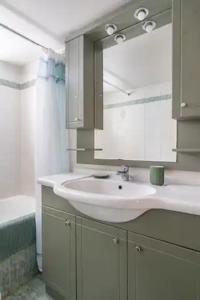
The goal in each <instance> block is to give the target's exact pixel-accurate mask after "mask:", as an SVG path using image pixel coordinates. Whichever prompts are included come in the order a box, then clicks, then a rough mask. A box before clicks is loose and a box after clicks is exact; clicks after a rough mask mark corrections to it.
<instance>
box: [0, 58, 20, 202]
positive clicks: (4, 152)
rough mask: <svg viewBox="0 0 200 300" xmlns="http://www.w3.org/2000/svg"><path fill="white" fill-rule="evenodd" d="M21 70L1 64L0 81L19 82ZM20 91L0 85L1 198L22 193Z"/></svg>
mask: <svg viewBox="0 0 200 300" xmlns="http://www.w3.org/2000/svg"><path fill="white" fill-rule="evenodd" d="M19 77H20V69H19V67H16V66H12V65H10V64H8V63H2V62H0V79H4V80H10V81H12V82H13V81H14V82H19ZM19 103H20V91H19V90H17V89H13V88H10V87H6V86H3V85H1V84H0V198H3V197H7V196H10V195H15V194H18V193H20V177H19V167H20V130H19V129H20V106H19Z"/></svg>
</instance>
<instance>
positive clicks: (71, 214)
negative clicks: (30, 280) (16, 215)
mask: <svg viewBox="0 0 200 300" xmlns="http://www.w3.org/2000/svg"><path fill="white" fill-rule="evenodd" d="M42 203H43V205H42V210H43V259H44V264H43V269H44V280H45V283H46V287H47V292H48V293H49V294H50V295H51V296H53V297H54V298H55V299H57V300H102V299H103V300H147V299H148V300H161V299H162V300H169V299H170V300H188V299H190V300H199V299H200V243H199V239H198V228H200V218H199V216H192V215H187V214H182V213H175V212H170V211H161V210H160V211H158V210H155V211H154V212H151V211H149V212H147V213H146V214H144V215H142V216H140V217H139V218H137V219H135V220H133V221H130V222H127V223H122V224H107V223H104V222H98V221H95V220H92V219H90V218H87V217H85V216H83V215H81V213H79V212H78V211H76V210H75V209H74V208H73V207H72V206H71V205H70V204H69V203H68V201H67V200H65V199H63V198H61V197H58V196H56V195H55V194H54V192H53V190H52V189H51V188H46V187H45V188H43V192H42ZM172 228H174V231H173V232H172ZM192 249H193V250H192Z"/></svg>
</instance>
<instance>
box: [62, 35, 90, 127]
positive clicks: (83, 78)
mask: <svg viewBox="0 0 200 300" xmlns="http://www.w3.org/2000/svg"><path fill="white" fill-rule="evenodd" d="M93 82H94V78H93V42H92V41H90V39H89V38H88V37H86V36H85V35H81V36H79V37H77V38H75V39H73V40H71V41H69V42H67V43H66V90H67V128H87V129H88V128H94V84H93Z"/></svg>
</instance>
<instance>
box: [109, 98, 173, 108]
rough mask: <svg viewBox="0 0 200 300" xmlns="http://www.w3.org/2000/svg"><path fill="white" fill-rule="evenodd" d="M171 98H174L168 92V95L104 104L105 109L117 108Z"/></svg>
mask: <svg viewBox="0 0 200 300" xmlns="http://www.w3.org/2000/svg"><path fill="white" fill-rule="evenodd" d="M170 99H172V95H171V94H167V95H162V96H155V97H149V98H142V99H136V100H130V101H126V102H120V103H115V104H106V105H104V109H110V108H117V107H123V106H131V105H136V104H146V103H151V102H158V101H166V100H170Z"/></svg>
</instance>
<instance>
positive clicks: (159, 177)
mask: <svg viewBox="0 0 200 300" xmlns="http://www.w3.org/2000/svg"><path fill="white" fill-rule="evenodd" d="M149 177H150V182H151V184H153V185H164V182H165V168H164V167H163V166H151V167H150V176H149Z"/></svg>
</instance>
